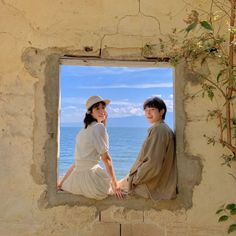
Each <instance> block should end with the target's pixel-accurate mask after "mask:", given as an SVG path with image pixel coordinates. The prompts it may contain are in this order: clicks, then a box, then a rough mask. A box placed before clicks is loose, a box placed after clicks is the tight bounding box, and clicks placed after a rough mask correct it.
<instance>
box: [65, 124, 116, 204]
mask: <svg viewBox="0 0 236 236" xmlns="http://www.w3.org/2000/svg"><path fill="white" fill-rule="evenodd" d="M108 148H109V141H108V135H107V131H106V128H105V126H104V125H103V124H102V123H97V122H93V123H92V124H90V125H89V126H88V127H87V128H86V129H85V128H82V129H81V130H80V132H79V133H78V134H77V136H76V144H75V168H74V169H73V171H72V173H71V174H70V175H69V177H68V178H67V179H66V180H65V182H64V183H63V185H62V189H63V190H65V191H68V192H70V193H73V194H80V195H83V196H85V197H87V198H93V199H97V200H101V199H104V198H106V197H107V195H108V193H109V189H110V182H111V181H110V178H109V176H108V175H107V173H106V171H105V170H104V169H102V168H101V166H100V165H99V164H98V162H99V160H100V158H101V154H103V153H105V152H107V151H108Z"/></svg>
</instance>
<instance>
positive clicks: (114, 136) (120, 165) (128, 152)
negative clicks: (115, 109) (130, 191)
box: [58, 127, 147, 179]
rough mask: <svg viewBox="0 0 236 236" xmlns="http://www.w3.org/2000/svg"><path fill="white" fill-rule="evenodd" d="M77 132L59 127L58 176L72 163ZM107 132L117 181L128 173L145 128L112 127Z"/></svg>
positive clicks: (75, 129)
mask: <svg viewBox="0 0 236 236" xmlns="http://www.w3.org/2000/svg"><path fill="white" fill-rule="evenodd" d="M79 130H80V128H76V127H61V133H60V158H59V162H58V163H59V167H58V168H59V176H62V175H63V174H64V173H65V172H66V170H67V169H68V168H69V167H70V165H71V164H72V163H73V162H74V146H75V137H76V134H77V133H78V132H79ZM107 131H108V134H109V141H110V154H111V156H112V159H113V164H114V168H115V172H116V176H117V179H121V178H123V177H124V176H125V175H126V174H127V173H128V172H129V170H130V168H131V166H132V164H133V163H134V161H135V159H136V157H137V155H138V152H139V150H140V148H141V145H142V143H143V141H144V139H145V137H146V134H147V128H126V127H125V128H120V127H119V128H115V127H112V128H108V129H107ZM101 165H102V163H101ZM102 166H103V165H102Z"/></svg>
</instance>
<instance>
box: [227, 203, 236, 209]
mask: <svg viewBox="0 0 236 236" xmlns="http://www.w3.org/2000/svg"><path fill="white" fill-rule="evenodd" d="M235 207H236V205H235V204H234V203H230V204H228V205H227V206H226V209H227V210H233V209H236V208H235Z"/></svg>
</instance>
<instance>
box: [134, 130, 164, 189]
mask: <svg viewBox="0 0 236 236" xmlns="http://www.w3.org/2000/svg"><path fill="white" fill-rule="evenodd" d="M167 142H168V137H167V134H166V132H163V131H162V130H158V132H157V131H156V130H153V131H151V133H150V135H149V137H148V138H147V140H146V142H145V144H144V146H143V148H144V150H143V155H144V157H143V158H142V159H143V162H142V164H141V165H140V166H139V168H138V169H137V172H136V173H134V176H133V180H132V184H133V185H138V184H143V183H146V182H148V181H149V180H151V179H152V178H154V177H155V176H158V174H159V172H160V170H161V168H162V163H163V160H164V158H165V155H166V147H167Z"/></svg>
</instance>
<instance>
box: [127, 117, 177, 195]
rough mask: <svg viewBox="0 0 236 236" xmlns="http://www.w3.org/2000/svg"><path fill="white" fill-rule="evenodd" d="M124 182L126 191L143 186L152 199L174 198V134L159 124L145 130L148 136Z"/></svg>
mask: <svg viewBox="0 0 236 236" xmlns="http://www.w3.org/2000/svg"><path fill="white" fill-rule="evenodd" d="M128 183H129V191H130V192H132V191H133V190H134V189H135V188H136V187H137V186H138V185H143V184H144V185H145V186H146V189H147V191H148V193H149V195H150V197H151V198H152V199H153V200H162V199H173V198H175V197H176V186H177V168H176V157H175V141H174V134H173V132H172V130H171V129H170V128H169V127H168V126H167V125H166V124H165V123H164V122H163V121H162V122H160V123H158V124H155V125H153V126H152V127H151V128H150V129H149V130H148V136H147V138H146V140H145V141H144V143H143V146H142V148H141V151H140V153H139V155H138V157H137V160H136V162H135V163H134V165H133V167H132V168H131V171H130V174H129V178H128Z"/></svg>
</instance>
